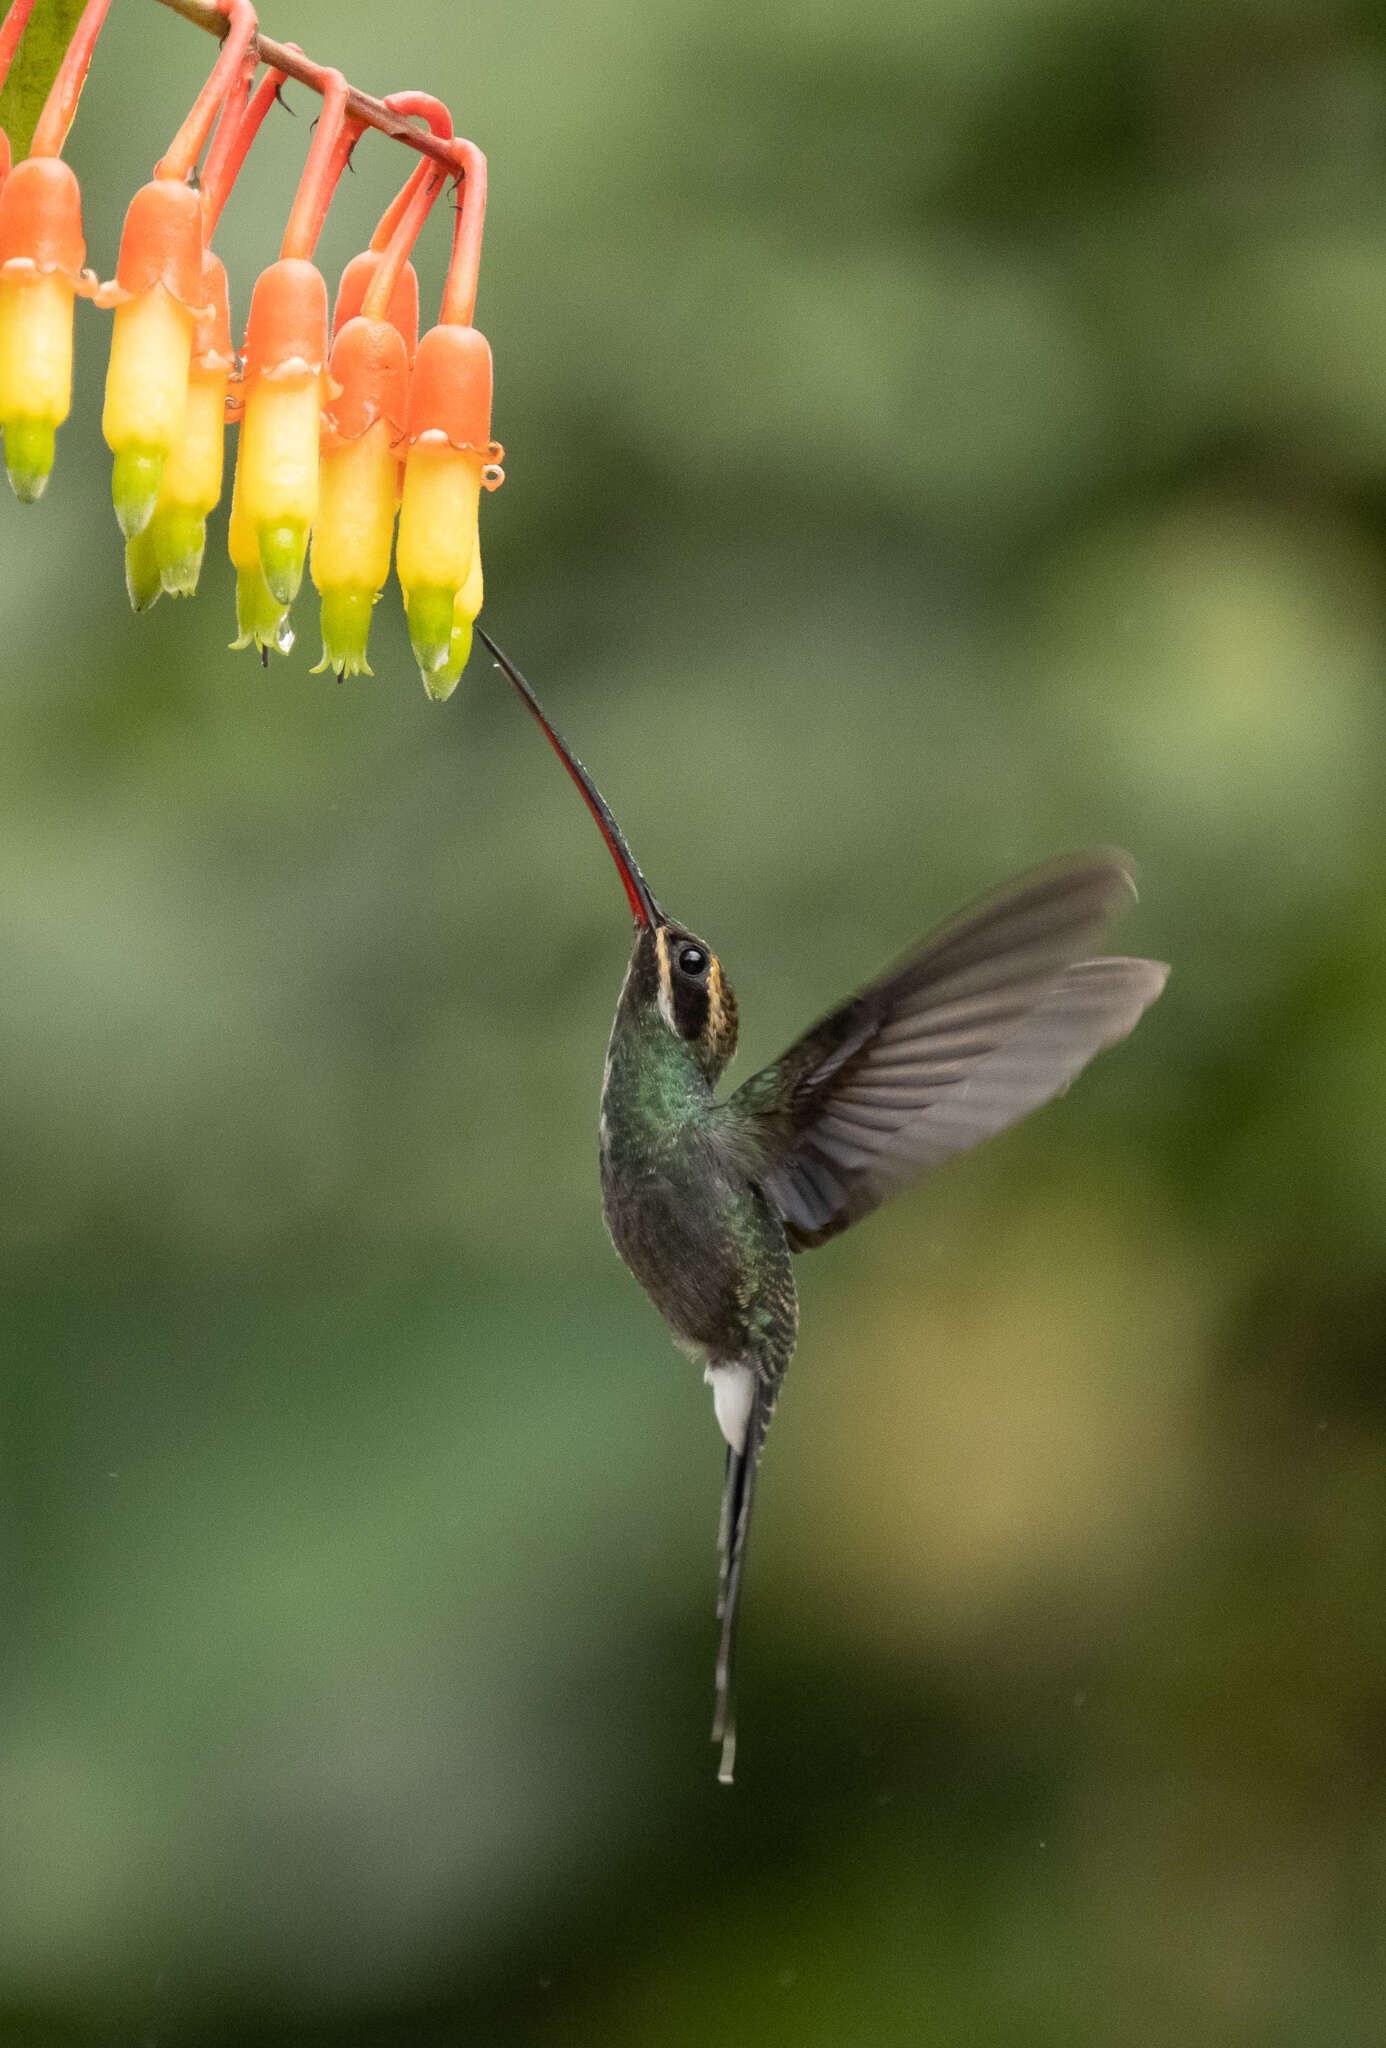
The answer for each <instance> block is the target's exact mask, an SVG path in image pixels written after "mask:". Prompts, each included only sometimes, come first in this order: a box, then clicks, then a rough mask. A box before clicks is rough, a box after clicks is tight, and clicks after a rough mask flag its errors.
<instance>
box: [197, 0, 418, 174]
mask: <svg viewBox="0 0 1386 2048" xmlns="http://www.w3.org/2000/svg"><path fill="white" fill-rule="evenodd" d="M159 4H160V6H161V7H167V8H169V9H170V11H171V12H172V13H174V14H181V15H182V17H183V19H184V20H185V21H190V22H192V23H193V24H194V26H195V27H197V28H204V29H206V30H208V31H209V33H210V34H212V35H214V36H224V35H225V34H226V33H227V28H228V26H229V24H228V22H227V19H226V16H225V15H224V14H223V13H222V11H221V9H220V8H219V7H216V6H214V5H212V4H211V0H159ZM250 47H251V49H252V50H254V51H255V53H256V55H257V56H258V57H259V59H260V62H261V63H262V64H271V65H273V66H274V67H275V69H276V70H278V71H282V72H283V74H284V76H285V77H286V78H296V79H297V80H298V81H299V83H300V85H306V86H308V87H310V88H311V90H312V91H313V92H318V93H320V92H321V91H322V90H323V85H324V82H325V80H326V78H327V76H328V67H327V66H326V65H324V64H315V63H314V62H313V60H312V59H311V58H310V57H305V56H304V54H303V52H302V50H299V49H297V48H295V46H294V45H293V44H292V43H277V42H275V41H274V40H273V39H272V38H271V37H269V36H266V35H261V34H259V33H257V34H256V35H254V36H252V37H251V40H250ZM346 110H347V114H348V115H349V116H350V118H351V119H352V120H354V121H356V122H359V124H360V125H361V126H362V127H363V128H375V129H378V130H379V132H380V133H381V134H382V135H388V136H389V137H390V138H391V140H392V141H394V142H403V143H406V144H407V145H408V146H409V148H410V149H417V150H418V151H419V153H420V154H421V155H422V156H432V157H436V158H437V159H438V161H439V162H440V163H443V164H447V165H448V166H449V168H451V167H452V164H453V161H454V159H453V153H452V150H451V147H450V146H449V144H448V143H446V142H443V141H440V140H439V138H438V137H437V136H436V135H431V134H429V133H428V132H427V131H426V130H424V129H422V128H416V127H415V126H414V125H413V123H412V122H411V121H409V120H408V119H407V118H406V117H405V116H404V115H402V114H395V113H392V112H391V111H390V108H389V107H388V106H387V105H386V103H385V101H384V100H378V99H373V98H372V97H371V95H370V94H369V93H365V92H358V91H357V90H356V88H355V87H354V86H350V87H348V89H347V106H346Z"/></svg>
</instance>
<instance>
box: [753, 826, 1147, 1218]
mask: <svg viewBox="0 0 1386 2048" xmlns="http://www.w3.org/2000/svg"><path fill="white" fill-rule="evenodd" d="M1134 896H1135V889H1134V886H1133V884H1132V881H1131V875H1130V869H1129V864H1128V862H1127V860H1126V857H1125V855H1123V854H1118V853H1100V854H1085V855H1078V856H1075V857H1073V858H1071V859H1069V860H1065V861H1061V862H1058V863H1055V864H1054V865H1052V866H1049V867H1046V868H1041V869H1038V870H1036V871H1035V872H1033V873H1031V874H1028V875H1023V876H1021V877H1020V879H1019V880H1018V881H1014V882H1011V883H1010V884H1009V885H1008V886H1007V887H1005V888H1004V889H1001V890H998V891H997V892H996V893H995V894H994V895H991V896H988V897H985V898H983V899H982V900H981V901H980V902H978V903H974V904H973V905H972V906H971V907H970V908H969V909H967V910H965V911H963V912H962V914H961V915H960V916H958V917H956V918H954V919H952V920H950V922H949V923H948V924H946V925H943V926H941V927H939V929H938V930H936V931H934V932H931V933H930V935H929V936H928V937H927V938H926V939H924V940H923V941H922V942H921V943H920V944H919V945H918V946H917V947H916V948H915V949H914V951H913V952H911V953H909V954H908V955H906V957H905V958H904V959H903V960H902V961H900V962H899V963H898V964H897V965H896V966H895V967H894V968H892V969H891V970H890V971H889V972H888V973H887V974H885V975H883V976H882V977H881V979H880V980H879V981H877V982H875V983H873V984H872V986H871V987H870V988H867V989H863V990H862V992H861V994H860V995H858V996H854V997H853V998H852V1000H851V1001H850V1002H847V1003H844V1004H842V1005H841V1007H840V1008H839V1009H837V1010H834V1011H833V1012H832V1013H831V1015H829V1016H827V1017H825V1018H824V1019H823V1020H822V1022H821V1023H819V1024H816V1025H815V1026H814V1027H813V1029H812V1030H811V1031H808V1032H806V1033H805V1034H804V1036H803V1037H802V1038H801V1039H799V1040H798V1041H797V1042H796V1043H795V1044H794V1045H792V1046H791V1047H790V1048H789V1050H788V1052H786V1053H785V1054H784V1056H783V1058H781V1059H779V1060H777V1061H776V1062H775V1063H774V1065H773V1066H769V1067H766V1068H765V1069H764V1070H763V1071H762V1072H761V1073H759V1074H756V1075H755V1076H754V1077H753V1078H752V1079H751V1080H749V1081H747V1082H746V1083H745V1084H744V1086H743V1087H741V1088H739V1089H738V1090H737V1092H736V1094H735V1095H734V1096H733V1097H732V1098H731V1100H730V1102H729V1103H728V1104H727V1110H728V1115H729V1119H730V1122H731V1124H732V1126H733V1127H734V1128H735V1129H736V1130H737V1131H738V1132H739V1133H745V1134H746V1136H747V1142H748V1145H749V1149H750V1152H751V1154H752V1157H753V1159H754V1161H755V1170H756V1177H757V1178H758V1180H759V1182H760V1185H761V1187H762V1188H763V1189H764V1191H765V1193H766V1195H767V1196H768V1198H769V1200H770V1201H771V1202H772V1203H773V1205H774V1206H775V1208H776V1209H777V1210H778V1212H779V1214H780V1216H781V1217H782V1218H783V1220H784V1225H785V1230H786V1233H787V1235H788V1238H789V1242H790V1244H791V1246H792V1247H793V1248H794V1250H796V1251H800V1250H803V1249H804V1248H805V1247H806V1246H808V1245H816V1244H822V1243H823V1242H824V1240H825V1239H827V1238H829V1237H832V1236H834V1235H835V1234H836V1233H837V1232H838V1231H839V1230H845V1229H846V1228H847V1225H848V1224H849V1223H855V1222H856V1220H857V1218H858V1217H859V1216H865V1215H868V1214H869V1213H870V1211H871V1210H872V1209H875V1208H877V1207H878V1206H879V1205H880V1204H881V1203H882V1202H883V1201H885V1199H886V1198H887V1196H889V1195H891V1194H893V1193H894V1192H895V1190H896V1189H897V1188H900V1187H903V1186H904V1185H905V1184H906V1183H907V1182H909V1181H911V1180H913V1179H915V1178H916V1177H917V1176H918V1175H919V1174H921V1173H924V1172H926V1171H927V1170H928V1168H929V1167H931V1166H936V1165H937V1164H938V1163H939V1162H940V1161H941V1160H943V1159H947V1158H949V1157H950V1156H951V1155H952V1154H953V1153H955V1152H961V1151H964V1150H965V1149H966V1148H967V1147H968V1146H969V1145H975V1144H976V1143H977V1142H978V1140H979V1139H981V1138H985V1137H989V1136H990V1135H991V1134H992V1132H994V1131H999V1130H1002V1129H1003V1128H1004V1127H1005V1126H1006V1125H1007V1124H1009V1123H1013V1122H1014V1121H1015V1120H1016V1118H1017V1117H1020V1116H1023V1115H1024V1114H1025V1112H1026V1111H1027V1110H1031V1109H1035V1108H1037V1107H1038V1106H1039V1104H1040V1103H1042V1102H1047V1101H1048V1100H1049V1099H1050V1097H1051V1096H1053V1095H1057V1094H1058V1092H1059V1091H1060V1089H1062V1088H1064V1087H1065V1086H1066V1085H1067V1084H1068V1082H1069V1081H1071V1080H1072V1079H1073V1077H1074V1075H1075V1074H1077V1073H1078V1072H1079V1070H1080V1069H1081V1068H1082V1067H1084V1066H1085V1065H1086V1064H1087V1062H1088V1061H1089V1060H1090V1059H1091V1058H1092V1057H1093V1055H1094V1053H1097V1052H1100V1051H1101V1049H1102V1047H1103V1046H1105V1045H1112V1044H1114V1043H1115V1042H1116V1040H1117V1039H1120V1038H1124V1037H1125V1035H1126V1033H1127V1032H1128V1031H1130V1030H1131V1028H1132V1026H1133V1025H1134V1024H1135V1022H1136V1020H1137V1018H1138V1017H1139V1016H1140V1014H1141V1012H1142V1011H1143V1010H1144V1009H1145V1008H1146V1006H1147V1005H1148V1004H1149V1003H1152V1002H1153V1001H1154V999H1155V997H1156V996H1157V995H1158V994H1159V993H1160V990H1161V989H1162V988H1163V987H1164V984H1165V977H1166V975H1167V974H1168V972H1169V970H1168V968H1166V967H1163V966H1160V965H1159V964H1158V963H1156V962H1154V961H1151V960H1090V959H1084V958H1083V957H1082V956H1083V955H1084V954H1085V953H1086V952H1087V950H1088V948H1089V947H1090V946H1091V945H1093V944H1094V942H1095V941H1096V940H1097V939H1098V937H1099V936H1100V934H1101V932H1102V931H1103V929H1104V927H1105V926H1106V924H1107V922H1108V920H1109V919H1110V918H1111V917H1112V916H1113V915H1114V914H1115V912H1116V911H1117V910H1119V909H1121V908H1122V907H1123V906H1124V905H1125V904H1126V903H1128V902H1130V901H1132V900H1133V899H1134Z"/></svg>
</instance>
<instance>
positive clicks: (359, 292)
mask: <svg viewBox="0 0 1386 2048" xmlns="http://www.w3.org/2000/svg"><path fill="white" fill-rule="evenodd" d="M381 257H382V251H381V250H379V249H363V250H362V251H361V254H360V255H359V256H353V257H352V259H351V261H350V263H348V265H347V267H346V269H345V270H344V271H343V272H342V281H341V283H340V284H339V285H338V286H337V303H336V304H335V306H334V307H333V308H332V338H333V340H334V341H335V340H336V338H337V336H338V335H339V334H340V333H341V331H342V329H343V328H344V327H345V326H346V324H347V322H348V320H355V319H356V318H357V317H358V315H359V314H360V313H361V312H362V311H363V310H364V308H365V304H366V294H367V293H368V292H369V290H370V288H371V286H372V285H373V284H374V282H375V274H376V272H377V271H378V270H379V268H380V264H381ZM385 318H386V319H387V320H388V321H389V323H390V325H391V326H392V327H394V328H397V329H398V330H399V333H400V335H401V337H402V339H403V341H404V353H405V358H406V360H407V361H408V362H410V363H412V362H413V360H414V357H415V356H416V354H417V353H418V347H419V275H418V272H417V271H416V270H415V268H414V266H413V264H412V263H405V264H403V265H402V266H401V268H400V272H399V275H398V277H396V279H395V283H394V289H393V290H392V291H391V293H390V305H389V310H388V311H387V313H386V315H385Z"/></svg>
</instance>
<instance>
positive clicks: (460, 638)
mask: <svg viewBox="0 0 1386 2048" xmlns="http://www.w3.org/2000/svg"><path fill="white" fill-rule="evenodd" d="M471 651H472V622H471V620H470V619H468V620H466V622H465V623H464V624H463V625H460V626H454V627H453V629H452V635H451V639H450V642H449V645H448V658H447V660H446V661H445V662H444V663H443V666H442V667H441V668H435V669H423V670H422V671H421V674H422V675H423V682H424V688H425V689H426V690H427V692H428V694H429V696H430V697H431V698H432V699H433V701H434V703H435V704H446V703H447V701H448V698H449V697H450V696H451V695H452V693H453V691H454V690H455V689H456V688H457V685H458V683H459V682H460V681H461V678H462V671H463V669H464V668H465V667H466V666H467V656H468V655H469V654H470V653H471Z"/></svg>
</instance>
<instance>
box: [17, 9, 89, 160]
mask: <svg viewBox="0 0 1386 2048" xmlns="http://www.w3.org/2000/svg"><path fill="white" fill-rule="evenodd" d="M81 14H82V0H38V5H37V6H36V7H35V9H34V11H33V13H32V14H31V15H30V16H29V22H28V26H27V27H26V29H25V31H24V36H23V40H22V41H21V42H20V45H19V48H18V50H17V51H16V52H15V59H14V63H13V64H12V65H11V67H10V75H9V77H8V78H7V79H6V80H5V86H4V90H3V91H0V128H3V129H4V131H5V133H6V134H7V135H8V136H9V138H10V149H11V152H12V154H13V157H14V161H15V162H16V163H18V162H19V161H20V159H21V157H26V156H27V155H28V154H29V144H30V142H31V141H32V140H33V134H34V129H35V127H36V125H37V123H38V117H39V115H40V114H41V113H42V112H43V103H44V101H45V100H46V99H47V97H48V88H49V86H50V85H52V83H53V80H54V79H55V78H56V77H57V75H58V67H59V65H60V64H61V63H62V61H63V54H64V52H65V51H66V49H67V46H68V44H69V43H70V42H71V41H72V32H73V30H74V29H75V28H76V26H77V23H78V21H79V20H80V18H81Z"/></svg>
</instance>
